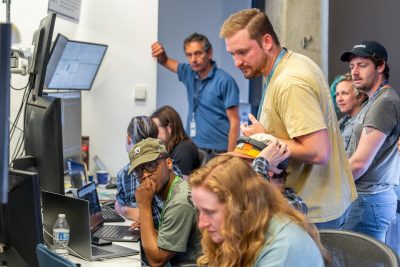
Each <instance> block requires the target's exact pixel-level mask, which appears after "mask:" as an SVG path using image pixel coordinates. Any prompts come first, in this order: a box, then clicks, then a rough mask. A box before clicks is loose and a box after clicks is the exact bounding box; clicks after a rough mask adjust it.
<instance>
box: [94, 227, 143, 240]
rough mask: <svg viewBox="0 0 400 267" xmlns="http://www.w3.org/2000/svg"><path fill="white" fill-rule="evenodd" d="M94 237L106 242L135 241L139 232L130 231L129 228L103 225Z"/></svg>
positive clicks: (138, 236)
mask: <svg viewBox="0 0 400 267" xmlns="http://www.w3.org/2000/svg"><path fill="white" fill-rule="evenodd" d="M95 235H96V236H98V237H100V238H103V239H106V240H120V241H137V240H138V239H139V238H140V230H134V231H130V230H129V226H122V225H103V227H101V228H100V229H99V230H97V231H96V232H95Z"/></svg>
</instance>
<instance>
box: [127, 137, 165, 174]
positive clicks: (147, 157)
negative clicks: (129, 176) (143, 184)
mask: <svg viewBox="0 0 400 267" xmlns="http://www.w3.org/2000/svg"><path fill="white" fill-rule="evenodd" d="M163 154H164V155H167V154H168V152H167V149H166V148H165V145H164V144H163V142H162V141H161V140H159V139H154V138H146V139H144V140H142V141H140V142H139V143H137V144H135V145H134V146H133V148H132V149H131V150H130V152H129V159H130V161H131V167H130V168H129V172H132V171H133V169H135V168H136V167H137V166H139V165H142V164H143V163H147V162H151V161H153V160H156V159H157V158H158V157H159V156H160V155H163Z"/></svg>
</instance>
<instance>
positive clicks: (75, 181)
mask: <svg viewBox="0 0 400 267" xmlns="http://www.w3.org/2000/svg"><path fill="white" fill-rule="evenodd" d="M67 165H68V173H69V175H70V178H71V186H72V187H73V188H81V187H82V185H83V184H85V183H87V182H88V177H87V171H86V165H85V164H83V163H80V162H77V161H74V160H72V159H68V161H67Z"/></svg>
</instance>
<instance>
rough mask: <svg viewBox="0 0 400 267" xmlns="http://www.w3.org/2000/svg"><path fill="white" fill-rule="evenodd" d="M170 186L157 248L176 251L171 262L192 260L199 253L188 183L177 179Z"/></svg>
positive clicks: (198, 235)
mask: <svg viewBox="0 0 400 267" xmlns="http://www.w3.org/2000/svg"><path fill="white" fill-rule="evenodd" d="M172 187H173V188H172V193H171V196H170V197H169V198H168V199H167V200H166V201H165V204H164V208H163V212H162V219H161V223H160V224H161V225H160V228H159V231H158V238H157V244H158V247H159V248H162V249H165V250H170V251H175V252H177V253H176V254H175V256H174V257H173V258H172V259H171V263H176V262H182V261H192V260H195V259H197V257H198V256H199V255H200V253H201V245H200V232H199V230H198V227H197V223H196V218H197V212H196V209H195V207H194V206H193V203H192V201H191V195H190V189H189V185H188V183H187V182H186V181H184V180H179V181H178V182H177V183H175V184H173V185H172Z"/></svg>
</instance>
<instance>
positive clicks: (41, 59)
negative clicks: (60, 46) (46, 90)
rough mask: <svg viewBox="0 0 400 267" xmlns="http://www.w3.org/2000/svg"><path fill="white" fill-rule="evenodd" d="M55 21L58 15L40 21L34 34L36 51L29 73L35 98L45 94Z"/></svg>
mask: <svg viewBox="0 0 400 267" xmlns="http://www.w3.org/2000/svg"><path fill="white" fill-rule="evenodd" d="M55 21H56V14H54V13H50V14H49V15H47V17H45V18H44V19H42V20H41V21H40V25H39V28H38V29H37V30H36V31H35V33H34V34H33V40H32V44H33V46H34V50H33V54H32V58H31V61H30V63H29V68H28V72H29V73H30V75H29V87H30V89H31V90H32V95H33V97H34V98H36V97H38V96H41V95H42V92H43V86H44V79H45V77H46V70H47V62H48V61H49V55H50V48H51V41H52V38H53V30H54V24H55Z"/></svg>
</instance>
